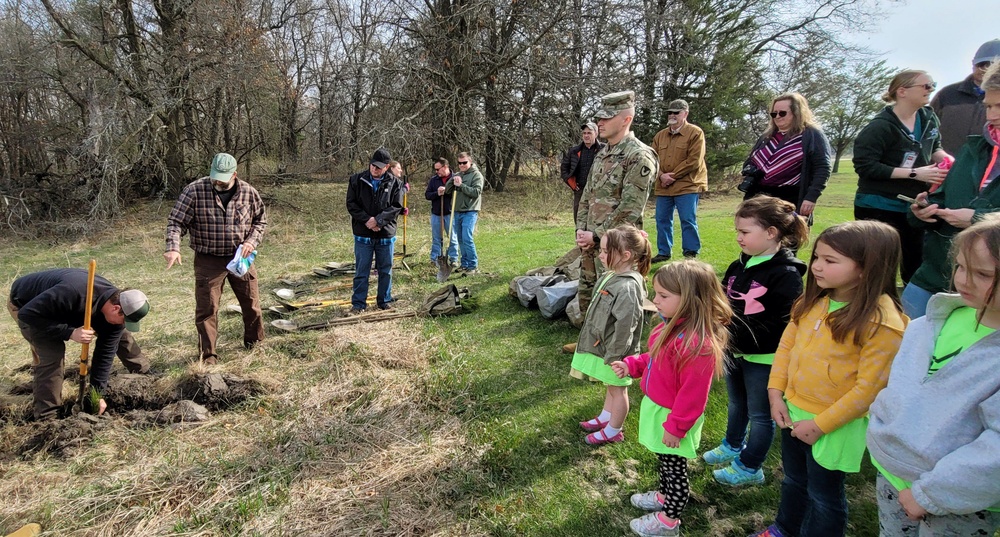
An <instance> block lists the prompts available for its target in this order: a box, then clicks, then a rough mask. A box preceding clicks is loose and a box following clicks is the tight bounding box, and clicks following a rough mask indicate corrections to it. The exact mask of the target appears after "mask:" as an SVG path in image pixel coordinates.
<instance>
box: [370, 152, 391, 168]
mask: <svg viewBox="0 0 1000 537" xmlns="http://www.w3.org/2000/svg"><path fill="white" fill-rule="evenodd" d="M390 160H392V157H391V156H389V152H388V151H386V150H385V148H382V147H380V148H378V149H376V150H375V152H374V153H372V160H371V165H372V166H375V167H376V168H385V167H386V166H388V165H389V161H390Z"/></svg>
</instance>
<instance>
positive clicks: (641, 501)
mask: <svg viewBox="0 0 1000 537" xmlns="http://www.w3.org/2000/svg"><path fill="white" fill-rule="evenodd" d="M629 499H630V500H632V505H634V506H636V507H638V508H639V509H642V510H643V511H662V510H663V501H662V500H660V491H658V490H651V491H649V492H636V493H635V494H633V495H632V497H631V498H629Z"/></svg>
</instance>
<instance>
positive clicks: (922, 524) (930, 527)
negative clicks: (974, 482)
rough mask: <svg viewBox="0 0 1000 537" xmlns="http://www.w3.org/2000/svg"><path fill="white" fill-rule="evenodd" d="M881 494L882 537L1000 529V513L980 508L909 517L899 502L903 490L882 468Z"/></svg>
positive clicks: (962, 535)
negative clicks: (900, 489)
mask: <svg viewBox="0 0 1000 537" xmlns="http://www.w3.org/2000/svg"><path fill="white" fill-rule="evenodd" d="M875 495H876V496H877V497H878V528H879V537H966V536H969V537H972V536H982V535H993V533H994V532H995V531H997V530H998V529H1000V513H994V512H992V511H979V512H977V513H971V514H968V515H944V516H935V515H927V516H926V517H924V519H923V520H920V521H916V520H910V519H909V518H906V511H904V510H903V506H902V505H900V504H899V491H898V490H896V487H894V486H892V484H891V483H889V480H888V479H886V478H885V477H884V476H883V475H882V473H881V472H879V474H878V478H876V480H875Z"/></svg>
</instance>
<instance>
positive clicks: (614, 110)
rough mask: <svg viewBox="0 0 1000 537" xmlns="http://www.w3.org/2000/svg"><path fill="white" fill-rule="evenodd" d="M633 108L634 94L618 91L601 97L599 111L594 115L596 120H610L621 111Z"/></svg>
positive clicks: (632, 92)
mask: <svg viewBox="0 0 1000 537" xmlns="http://www.w3.org/2000/svg"><path fill="white" fill-rule="evenodd" d="M630 108H635V92H634V91H619V92H618V93H609V94H607V95H605V96H604V97H601V109H600V110H598V111H597V113H596V114H594V117H596V118H597V119H611V118H613V117H615V116H617V115H618V114H619V113H620V112H621V111H622V110H628V109H630Z"/></svg>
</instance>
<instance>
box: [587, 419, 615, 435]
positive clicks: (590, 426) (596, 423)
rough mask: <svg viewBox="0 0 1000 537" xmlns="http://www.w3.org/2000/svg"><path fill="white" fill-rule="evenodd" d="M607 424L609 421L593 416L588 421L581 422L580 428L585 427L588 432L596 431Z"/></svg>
mask: <svg viewBox="0 0 1000 537" xmlns="http://www.w3.org/2000/svg"><path fill="white" fill-rule="evenodd" d="M607 426H608V422H606V421H601V420H599V419H597V418H592V419H589V420H587V421H581V422H580V428H581V429H583V430H584V431H587V432H588V433H596V432H597V431H600V430H601V429H603V428H605V427H607Z"/></svg>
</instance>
